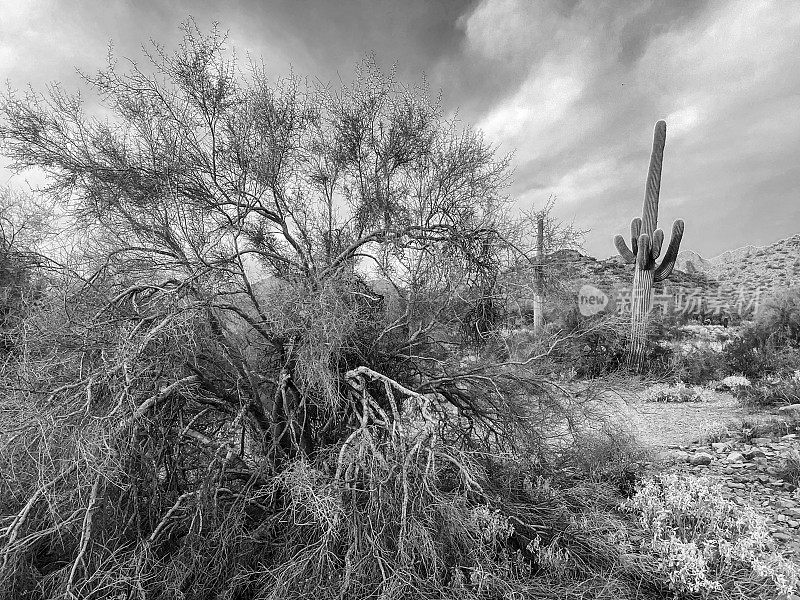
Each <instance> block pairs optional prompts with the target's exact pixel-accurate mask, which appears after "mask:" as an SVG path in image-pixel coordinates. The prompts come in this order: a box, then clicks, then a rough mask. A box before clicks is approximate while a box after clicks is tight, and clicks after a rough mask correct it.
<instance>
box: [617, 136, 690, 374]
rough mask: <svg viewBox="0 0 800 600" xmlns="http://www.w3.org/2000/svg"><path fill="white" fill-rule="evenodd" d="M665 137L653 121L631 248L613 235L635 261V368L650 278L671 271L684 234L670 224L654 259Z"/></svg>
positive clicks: (640, 353) (623, 252) (639, 359)
mask: <svg viewBox="0 0 800 600" xmlns="http://www.w3.org/2000/svg"><path fill="white" fill-rule="evenodd" d="M666 140H667V124H666V123H665V122H664V121H659V122H658V123H656V129H655V132H654V134H653V152H652V153H651V155H650V170H649V171H648V173H647V186H646V188H645V193H644V206H643V207H642V218H641V219H639V218H638V217H637V218H635V219H634V220H633V221H632V222H631V248H628V245H627V244H626V243H625V238H623V237H622V236H621V235H618V236H616V237H615V238H614V244H615V245H616V247H617V250H618V251H619V253H620V255H621V256H622V258H623V259H624V260H625V262H627V263H629V264H633V263H635V264H636V270H635V271H634V275H633V290H632V294H631V345H630V349H629V352H628V362H629V364H630V365H631V366H632V367H633V368H634V369H636V370H639V369H641V367H642V359H643V357H644V347H645V341H646V336H647V318H648V314H649V313H650V308H651V306H652V301H653V282H654V281H663V280H664V279H666V278H667V277H669V276H670V274H671V273H672V269H673V268H674V267H675V259H676V258H677V257H678V249H679V248H680V245H681V238H682V237H683V229H684V225H683V221H681V220H680V219H678V220H677V221H675V222H674V223H673V224H672V239H671V240H670V242H669V247H668V248H667V251H666V253H665V254H664V258H663V259H662V260H661V264H659V265H656V259H657V258H658V257H659V255H660V254H661V246H662V244H663V243H664V232H663V231H662V230H661V229H656V226H657V225H658V194H659V191H660V189H661V164H662V162H663V160H664V144H665V142H666Z"/></svg>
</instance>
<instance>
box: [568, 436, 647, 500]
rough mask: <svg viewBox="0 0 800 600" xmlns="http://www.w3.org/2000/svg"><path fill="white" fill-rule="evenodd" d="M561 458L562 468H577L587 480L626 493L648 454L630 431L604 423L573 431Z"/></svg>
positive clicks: (631, 491)
mask: <svg viewBox="0 0 800 600" xmlns="http://www.w3.org/2000/svg"><path fill="white" fill-rule="evenodd" d="M561 458H562V462H563V464H562V465H560V470H561V471H562V472H570V471H572V472H573V473H575V472H577V475H578V476H579V477H581V478H584V479H588V480H589V481H593V482H605V483H608V484H610V485H611V486H613V487H614V488H615V489H616V490H617V491H618V492H619V493H621V494H623V495H624V496H626V497H629V496H630V495H631V494H632V493H633V491H634V487H635V484H636V482H637V481H638V479H639V478H640V476H641V474H642V472H643V469H644V466H645V462H646V461H648V460H650V459H651V454H650V451H649V450H648V449H646V448H645V447H643V446H642V444H640V443H639V442H638V440H637V439H636V437H635V436H634V435H633V434H632V433H631V432H630V431H627V430H625V429H622V428H621V427H618V426H611V425H607V426H605V427H603V428H602V429H601V430H599V431H587V432H582V433H580V434H578V435H576V436H575V441H574V443H573V445H572V446H571V447H570V448H569V449H568V451H566V452H565V453H564V454H563V455H562V457H561Z"/></svg>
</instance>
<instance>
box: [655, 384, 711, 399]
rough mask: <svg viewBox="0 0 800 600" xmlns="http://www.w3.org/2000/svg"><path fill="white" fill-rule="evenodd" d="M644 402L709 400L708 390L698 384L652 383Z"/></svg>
mask: <svg viewBox="0 0 800 600" xmlns="http://www.w3.org/2000/svg"><path fill="white" fill-rule="evenodd" d="M644 400H645V401H646V402H709V401H710V400H711V395H710V394H709V392H708V390H706V389H704V388H702V387H700V386H698V385H686V384H685V383H678V384H676V385H664V384H659V385H654V386H653V387H651V388H650V389H649V390H647V393H646V394H645V396H644Z"/></svg>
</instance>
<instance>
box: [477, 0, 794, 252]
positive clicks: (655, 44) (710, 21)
mask: <svg viewBox="0 0 800 600" xmlns="http://www.w3.org/2000/svg"><path fill="white" fill-rule="evenodd" d="M533 4H535V5H536V6H535V7H533V6H532V5H533ZM630 7H631V5H628V4H626V3H616V4H615V3H595V2H578V3H570V4H568V5H564V4H561V3H523V2H521V1H520V2H518V1H514V0H484V1H483V2H482V3H481V4H480V5H479V6H478V7H476V9H475V10H474V11H473V12H472V13H471V14H470V15H469V16H467V17H465V18H464V22H465V24H464V30H465V33H466V40H465V43H464V47H465V54H470V53H472V54H474V55H479V56H481V57H483V58H485V59H486V60H490V61H494V62H495V63H498V64H500V63H504V62H505V63H511V64H514V65H518V64H519V63H520V62H522V63H525V61H527V68H526V69H524V70H523V71H522V72H523V73H524V75H523V76H522V77H520V78H519V80H518V81H516V82H514V81H511V82H510V83H509V86H508V87H507V88H506V89H505V90H503V91H502V92H501V93H498V97H497V98H496V99H495V100H494V102H492V103H491V105H489V106H486V107H485V108H484V109H483V111H482V112H481V113H480V114H479V118H478V124H479V126H480V127H482V128H483V129H485V131H486V133H487V136H488V137H489V138H490V139H492V140H494V141H495V142H497V143H499V144H500V145H501V147H503V148H505V149H515V150H516V153H515V157H514V158H515V164H516V165H517V172H516V181H515V184H514V187H513V189H512V195H514V196H515V197H518V198H523V199H525V201H530V200H531V199H533V198H535V197H536V196H542V198H541V199H544V198H546V197H547V195H549V194H550V193H556V194H558V196H559V198H560V200H561V204H562V208H561V211H562V213H563V214H564V215H565V216H566V215H567V214H568V213H572V214H575V215H576V219H577V221H578V223H579V224H581V225H589V226H593V227H594V231H593V232H592V233H591V234H590V236H589V239H588V242H589V243H588V249H589V250H590V251H591V252H592V253H595V254H599V255H604V254H610V253H611V252H612V251H613V248H612V246H611V239H612V237H613V235H614V233H616V230H615V229H624V228H625V227H626V226H627V223H628V222H629V220H630V218H631V217H632V216H634V215H635V214H638V211H639V210H641V208H640V207H641V197H642V194H643V189H644V180H645V174H646V169H647V162H648V159H649V152H650V147H651V143H652V137H651V136H652V127H653V124H654V123H655V121H656V120H658V119H661V118H665V119H666V121H667V148H666V152H665V163H664V176H663V179H662V198H663V202H662V209H663V210H662V226H665V227H668V226H669V224H670V223H669V222H670V221H671V220H672V219H674V218H676V217H678V216H680V217H683V218H685V219H686V220H687V236H686V242H685V243H686V245H687V246H695V247H697V248H698V249H700V250H701V251H706V252H716V251H721V250H724V249H725V248H727V247H730V246H732V245H737V244H744V243H750V239H751V238H753V237H757V238H758V240H759V241H760V242H763V241H770V239H772V238H773V237H775V238H777V237H781V236H783V235H788V234H790V233H795V232H796V231H791V229H792V228H794V229H795V230H796V229H797V224H796V223H794V224H789V223H788V222H784V223H783V230H782V231H776V230H775V220H774V219H772V220H770V219H767V218H766V217H765V218H760V217H759V215H758V213H759V212H760V211H763V210H765V209H764V207H763V205H764V204H768V205H769V207H768V208H767V209H766V210H767V211H768V212H769V213H771V214H775V213H781V212H783V213H784V214H788V213H789V212H791V211H792V208H791V207H792V206H793V205H794V203H796V202H797V195H798V192H797V191H796V190H797V188H794V189H791V188H789V187H787V188H786V189H785V190H783V191H779V190H776V189H775V187H776V186H775V184H774V182H775V181H786V182H788V181H795V180H796V179H798V178H800V176H798V169H800V167H798V166H797V164H796V161H795V160H794V159H793V158H792V156H796V152H797V151H800V123H798V121H800V117H797V116H796V114H797V111H796V99H797V97H798V93H800V42H798V40H800V11H796V10H794V9H793V8H792V7H790V6H789V5H788V4H784V3H778V2H767V1H762V2H759V1H752V2H750V1H746V2H728V3H715V4H706V3H700V2H696V3H681V2H650V3H642V4H637V5H636V6H634V7H633V10H631V9H630ZM521 57H522V58H521ZM522 59H524V60H522ZM500 68H502V67H500ZM487 81H491V78H487ZM792 106H795V108H794V109H792V108H791V107H792ZM759 187H761V188H762V189H763V188H765V187H768V188H769V189H771V190H775V191H774V192H773V193H772V194H771V195H770V196H769V197H765V196H764V194H763V192H759V191H757V190H758V188H759ZM755 198H759V200H758V201H756V200H755ZM541 199H540V201H541ZM758 206H761V208H758ZM679 213H680V214H679ZM720 214H723V215H725V216H723V217H720ZM734 215H748V216H750V217H752V219H751V220H750V222H749V225H748V226H747V227H746V228H744V227H742V226H741V225H740V223H741V222H742V221H741V217H740V216H739V217H737V216H734ZM723 224H724V227H728V228H730V229H729V230H728V231H725V232H723V231H722V230H721V229H722V228H721V226H722V225H723ZM609 225H611V227H613V229H612V230H607V229H605V228H606V227H607V226H609ZM601 226H602V227H603V229H600V227H601Z"/></svg>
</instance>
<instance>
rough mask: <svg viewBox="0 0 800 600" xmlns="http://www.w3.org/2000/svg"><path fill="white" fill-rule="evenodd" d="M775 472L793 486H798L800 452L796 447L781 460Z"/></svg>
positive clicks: (799, 484)
mask: <svg viewBox="0 0 800 600" xmlns="http://www.w3.org/2000/svg"><path fill="white" fill-rule="evenodd" d="M776 474H777V475H778V477H780V478H781V479H783V480H784V481H786V482H787V483H789V484H791V485H793V486H795V487H798V486H800V452H798V451H797V449H796V448H793V449H792V450H791V451H790V452H789V455H788V456H787V457H786V458H784V459H782V460H781V462H780V464H779V465H778V469H777V472H776Z"/></svg>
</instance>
